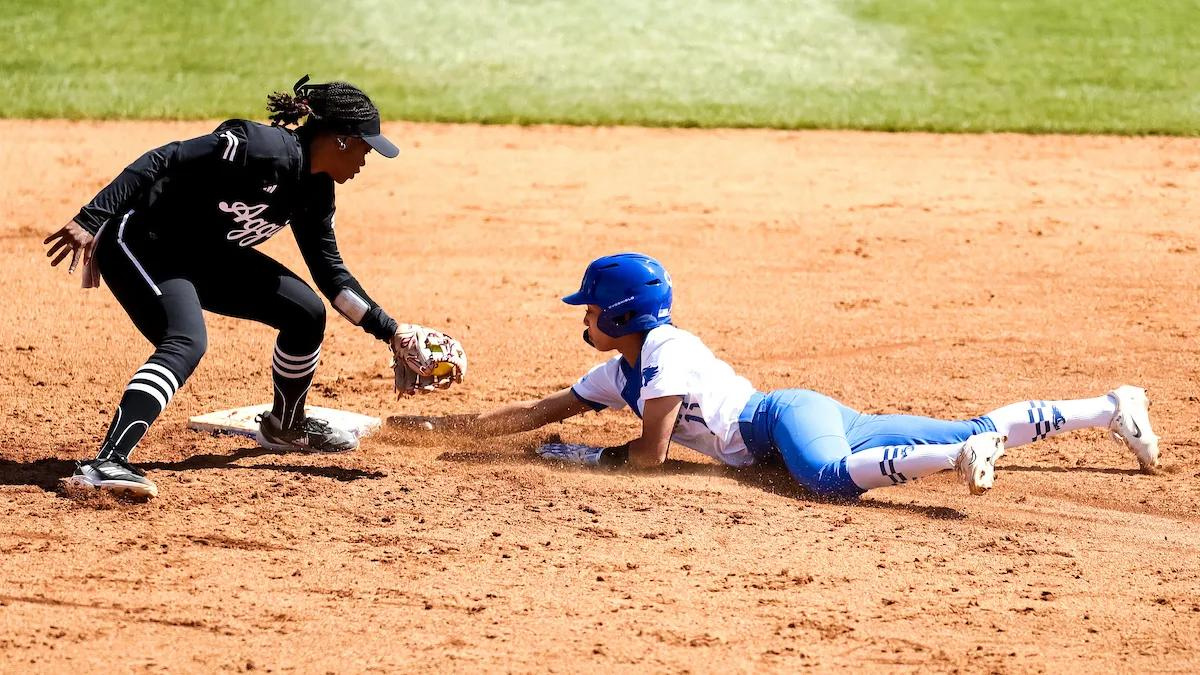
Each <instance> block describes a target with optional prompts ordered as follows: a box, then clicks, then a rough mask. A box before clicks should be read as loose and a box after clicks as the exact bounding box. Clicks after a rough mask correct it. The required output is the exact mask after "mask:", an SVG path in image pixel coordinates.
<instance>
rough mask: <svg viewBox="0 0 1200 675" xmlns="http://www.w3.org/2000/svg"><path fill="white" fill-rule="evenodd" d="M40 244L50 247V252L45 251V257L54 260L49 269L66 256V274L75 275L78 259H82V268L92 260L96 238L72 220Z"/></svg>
mask: <svg viewBox="0 0 1200 675" xmlns="http://www.w3.org/2000/svg"><path fill="white" fill-rule="evenodd" d="M51 242H53V244H51ZM42 243H43V244H46V245H48V246H50V250H48V251H46V257H47V258H54V260H51V261H50V266H51V267H57V266H58V264H59V263H60V262H62V261H63V260H64V259H65V258H66V257H67V256H68V255H70V256H71V265H70V266H69V267H68V268H67V272H69V273H71V274H74V273H75V268H76V267H77V266H78V265H79V263H80V258H82V259H83V260H82V262H83V266H84V267H87V265H88V263H89V262H91V260H92V252H93V251H95V249H96V238H95V237H93V236H92V235H91V233H89V232H88V231H87V230H85V229H83V228H82V227H81V226H80V225H79V223H77V222H75V221H74V220H72V221H70V222H68V223H67V224H66V225H63V226H62V228H60V229H59V230H58V231H57V232H55V233H54V234H52V235H50V236H49V237H46V239H45V241H43V242H42ZM81 254H82V255H81Z"/></svg>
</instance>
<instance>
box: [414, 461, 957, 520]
mask: <svg viewBox="0 0 1200 675" xmlns="http://www.w3.org/2000/svg"><path fill="white" fill-rule="evenodd" d="M438 459H439V460H441V461H446V462H460V463H464V464H493V465H494V464H507V465H515V464H530V463H535V464H542V465H544V466H548V467H553V468H557V469H560V470H562V471H570V472H592V471H597V469H593V468H589V467H581V466H574V465H568V464H563V463H559V462H547V461H545V460H543V459H541V458H539V457H538V456H537V455H536V454H534V452H533V450H532V449H529V450H527V451H526V452H524V453H521V452H498V451H495V450H465V451H459V452H443V453H442V454H440V455H438ZM627 473H630V475H631V476H636V475H637V474H634V473H632V472H627ZM658 473H660V474H661V473H665V474H669V475H675V476H681V475H688V476H708V477H713V478H732V479H734V480H736V481H737V482H739V483H741V484H743V485H748V486H750V487H754V488H758V489H760V490H762V491H764V492H769V493H771V494H776V495H779V496H781V497H787V498H789V499H795V500H797V501H802V502H808V503H812V504H838V505H845V506H853V507H856V508H872V509H888V510H895V511H904V512H906V513H913V514H916V515H921V516H925V517H926V518H932V519H934V520H962V519H964V518H966V517H967V515H966V514H965V513H963V512H962V511H959V510H957V509H953V508H950V507H947V506H926V505H923V504H898V503H894V502H884V501H874V500H870V499H867V500H846V499H839V498H835V497H823V496H821V495H815V494H813V493H812V492H809V491H808V489H806V488H805V487H804V486H802V485H800V484H799V483H797V482H796V479H795V478H792V475H791V474H790V473H788V470H787V468H786V467H783V466H769V465H768V466H752V467H744V468H738V467H732V466H724V465H720V464H703V463H700V462H688V461H684V460H679V459H668V460H667V461H666V463H665V464H663V466H662V469H660V470H659V472H658Z"/></svg>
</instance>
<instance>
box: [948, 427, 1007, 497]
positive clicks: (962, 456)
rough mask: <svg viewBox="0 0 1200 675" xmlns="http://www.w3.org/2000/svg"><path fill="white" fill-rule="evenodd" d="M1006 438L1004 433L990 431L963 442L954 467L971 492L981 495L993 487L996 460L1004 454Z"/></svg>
mask: <svg viewBox="0 0 1200 675" xmlns="http://www.w3.org/2000/svg"><path fill="white" fill-rule="evenodd" d="M1006 440H1008V439H1007V438H1006V437H1005V436H1004V435H1003V434H999V433H996V432H995V431H988V432H985V433H982V434H975V435H974V436H972V437H970V438H968V439H967V442H966V443H963V447H962V450H960V451H959V452H958V461H956V462H955V463H954V468H955V469H956V470H958V477H959V478H961V479H962V481H963V482H964V483H966V484H967V488H968V489H970V490H971V494H973V495H981V494H983V493H985V492H987V491H988V490H991V489H992V482H993V481H994V480H995V479H996V460H997V459H1000V457H1001V456H1003V455H1004V442H1005V441H1006Z"/></svg>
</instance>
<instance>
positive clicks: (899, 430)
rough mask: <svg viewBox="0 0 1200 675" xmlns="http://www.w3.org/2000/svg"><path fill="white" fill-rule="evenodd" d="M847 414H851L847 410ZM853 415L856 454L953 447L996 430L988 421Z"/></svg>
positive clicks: (850, 432)
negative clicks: (894, 448)
mask: <svg viewBox="0 0 1200 675" xmlns="http://www.w3.org/2000/svg"><path fill="white" fill-rule="evenodd" d="M846 410H849V409H848V408H847V409H846ZM849 412H850V418H849V419H847V420H846V441H847V442H848V443H849V444H850V448H851V449H852V451H853V452H858V451H859V450H865V449H867V448H879V447H883V446H885V445H950V444H953V443H962V442H963V441H965V440H967V439H968V438H970V437H971V436H974V435H975V434H978V433H983V432H985V431H995V430H996V427H995V425H994V424H992V421H991V420H990V419H988V418H986V417H976V418H975V419H970V420H962V421H958V422H950V421H947V420H936V419H933V418H930V417H915V416H913V415H865V414H859V413H855V412H854V411H849Z"/></svg>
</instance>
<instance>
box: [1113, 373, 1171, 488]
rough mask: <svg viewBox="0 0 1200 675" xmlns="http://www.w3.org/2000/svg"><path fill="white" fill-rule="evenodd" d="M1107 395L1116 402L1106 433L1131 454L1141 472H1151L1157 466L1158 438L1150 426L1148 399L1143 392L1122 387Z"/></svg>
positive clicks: (1136, 388) (1130, 387) (1129, 387)
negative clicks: (1134, 457) (1115, 410)
mask: <svg viewBox="0 0 1200 675" xmlns="http://www.w3.org/2000/svg"><path fill="white" fill-rule="evenodd" d="M1108 395H1109V396H1111V397H1113V398H1115V399H1116V400H1117V414H1116V415H1113V418H1112V422H1109V424H1108V433H1109V434H1110V435H1112V437H1113V440H1114V441H1117V442H1119V443H1123V444H1124V445H1125V447H1127V448H1129V449H1130V450H1131V451H1132V452H1133V454H1134V455H1135V456H1136V457H1137V460H1138V464H1140V465H1141V466H1142V471H1145V472H1146V473H1154V471H1155V470H1156V469H1158V467H1159V461H1158V436H1157V435H1156V434H1155V433H1154V429H1153V428H1151V426H1150V399H1149V398H1147V397H1146V390H1145V389H1142V388H1141V387H1133V386H1130V385H1128V384H1126V385H1122V386H1120V387H1117V388H1116V389H1113V390H1112V391H1110V392H1108Z"/></svg>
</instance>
